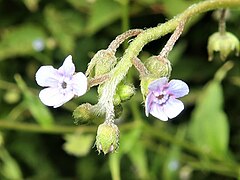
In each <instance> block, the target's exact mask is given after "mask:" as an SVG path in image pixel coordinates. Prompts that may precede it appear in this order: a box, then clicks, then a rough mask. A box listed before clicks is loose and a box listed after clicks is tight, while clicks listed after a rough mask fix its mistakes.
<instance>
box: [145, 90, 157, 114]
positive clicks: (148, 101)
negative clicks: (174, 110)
mask: <svg viewBox="0 0 240 180" xmlns="http://www.w3.org/2000/svg"><path fill="white" fill-rule="evenodd" d="M154 98H155V97H154V95H153V93H152V92H150V93H149V94H148V95H147V97H146V100H145V114H146V116H147V117H148V115H149V112H150V110H151V104H152V103H153V99H154Z"/></svg>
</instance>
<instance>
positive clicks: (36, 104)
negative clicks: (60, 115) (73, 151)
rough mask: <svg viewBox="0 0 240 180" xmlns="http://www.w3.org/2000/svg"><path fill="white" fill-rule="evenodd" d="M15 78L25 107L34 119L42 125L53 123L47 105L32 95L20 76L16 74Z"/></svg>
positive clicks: (47, 125)
mask: <svg viewBox="0 0 240 180" xmlns="http://www.w3.org/2000/svg"><path fill="white" fill-rule="evenodd" d="M15 80H16V82H17V85H18V87H19V88H20V89H21V91H22V93H23V95H24V101H25V103H26V106H27V108H28V109H29V110H30V112H31V113H32V115H33V117H34V118H35V119H36V121H37V122H38V123H39V124H40V125H41V126H44V127H49V126H51V125H53V122H54V120H53V117H52V115H51V113H50V112H49V110H48V109H47V107H46V106H44V105H43V104H42V103H41V101H40V100H39V98H38V97H37V96H35V95H33V93H32V92H31V91H30V90H29V89H28V87H27V86H26V84H25V82H24V81H23V79H22V78H21V76H19V75H16V76H15Z"/></svg>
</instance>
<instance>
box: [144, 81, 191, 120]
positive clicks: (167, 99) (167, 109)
mask: <svg viewBox="0 0 240 180" xmlns="http://www.w3.org/2000/svg"><path fill="white" fill-rule="evenodd" d="M188 93H189V88H188V85H187V84H186V83H185V82H183V81H181V80H175V79H173V80H171V81H170V82H168V79H167V78H166V77H162V78H159V79H157V80H155V81H153V82H152V83H150V85H149V86H148V95H147V97H146V101H145V113H146V116H148V115H149V113H150V114H152V115H153V116H154V117H156V118H158V119H160V120H162V121H167V120H168V119H172V118H174V117H176V116H177V115H178V114H179V113H180V112H181V111H182V110H183V109H184V105H183V103H182V102H181V101H180V100H178V99H176V98H179V97H183V96H185V95H187V94H188Z"/></svg>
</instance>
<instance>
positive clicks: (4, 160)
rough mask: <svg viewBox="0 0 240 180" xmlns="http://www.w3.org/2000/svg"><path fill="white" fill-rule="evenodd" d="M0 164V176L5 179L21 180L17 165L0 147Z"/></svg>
mask: <svg viewBox="0 0 240 180" xmlns="http://www.w3.org/2000/svg"><path fill="white" fill-rule="evenodd" d="M0 163H1V166H0V175H1V176H3V177H4V178H5V179H22V172H21V169H20V167H19V165H18V164H17V162H16V161H15V159H13V158H12V157H11V155H10V154H9V153H8V151H7V150H6V149H5V148H3V147H2V146H1V147H0ZM1 176H0V177H1Z"/></svg>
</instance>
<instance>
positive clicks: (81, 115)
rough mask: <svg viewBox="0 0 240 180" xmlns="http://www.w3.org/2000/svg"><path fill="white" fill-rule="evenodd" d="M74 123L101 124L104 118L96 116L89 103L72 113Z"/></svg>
mask: <svg viewBox="0 0 240 180" xmlns="http://www.w3.org/2000/svg"><path fill="white" fill-rule="evenodd" d="M73 117H74V119H75V123H95V124H100V123H102V122H103V120H104V117H103V116H101V115H99V114H97V112H96V111H95V108H94V106H92V105H91V104H89V103H85V104H81V105H80V106H78V107H77V108H76V109H75V110H74V111H73Z"/></svg>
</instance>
